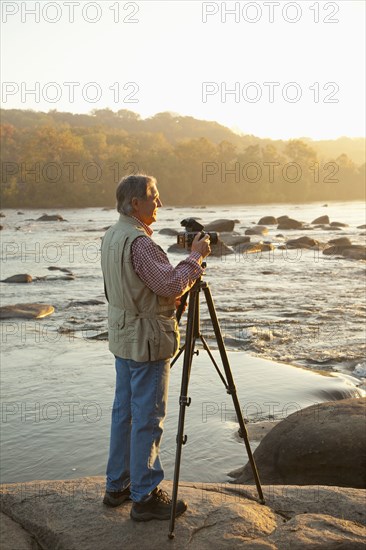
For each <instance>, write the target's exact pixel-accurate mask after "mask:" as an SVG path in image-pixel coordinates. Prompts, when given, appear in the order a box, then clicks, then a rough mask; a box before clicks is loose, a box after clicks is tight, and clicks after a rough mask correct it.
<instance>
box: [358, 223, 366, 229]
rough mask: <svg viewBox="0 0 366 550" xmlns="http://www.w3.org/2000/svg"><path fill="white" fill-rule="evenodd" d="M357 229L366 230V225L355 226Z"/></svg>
mask: <svg viewBox="0 0 366 550" xmlns="http://www.w3.org/2000/svg"><path fill="white" fill-rule="evenodd" d="M357 229H366V224H364V225H358V226H357Z"/></svg>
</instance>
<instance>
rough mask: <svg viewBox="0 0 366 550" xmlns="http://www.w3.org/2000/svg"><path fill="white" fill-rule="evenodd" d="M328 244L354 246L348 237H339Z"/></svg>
mask: <svg viewBox="0 0 366 550" xmlns="http://www.w3.org/2000/svg"><path fill="white" fill-rule="evenodd" d="M328 242H329V244H334V245H337V246H352V243H351V241H350V240H349V238H348V237H338V238H337V239H331V240H330V241H328Z"/></svg>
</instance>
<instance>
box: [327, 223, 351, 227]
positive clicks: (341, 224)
mask: <svg viewBox="0 0 366 550" xmlns="http://www.w3.org/2000/svg"><path fill="white" fill-rule="evenodd" d="M329 225H330V226H331V227H349V225H348V224H347V223H341V222H332V223H331V224H329Z"/></svg>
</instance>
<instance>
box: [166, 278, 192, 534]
mask: <svg viewBox="0 0 366 550" xmlns="http://www.w3.org/2000/svg"><path fill="white" fill-rule="evenodd" d="M198 296H199V287H198V286H197V287H196V288H195V287H193V289H192V290H191V295H190V299H189V306H188V318H187V329H186V340H185V344H184V359H183V369H182V383H181V390H180V397H179V407H180V408H179V420H178V433H177V450H176V455H175V466H174V479H173V492H172V509H171V515H170V523H169V535H168V536H169V538H170V539H172V538H174V524H175V509H176V505H177V497H178V484H179V471H180V461H181V455H182V445H184V444H185V443H186V441H187V437H186V436H184V434H183V432H184V420H185V412H186V407H189V405H190V403H191V400H190V398H189V397H188V395H187V393H188V383H189V377H190V373H191V365H192V357H193V351H194V346H195V338H194V328H195V324H196V321H195V318H196V311H197V306H198Z"/></svg>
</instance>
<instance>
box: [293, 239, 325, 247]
mask: <svg viewBox="0 0 366 550" xmlns="http://www.w3.org/2000/svg"><path fill="white" fill-rule="evenodd" d="M286 246H287V247H288V248H313V247H314V246H319V241H316V240H315V239H311V238H310V237H299V238H298V239H290V240H289V241H287V243H286Z"/></svg>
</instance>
